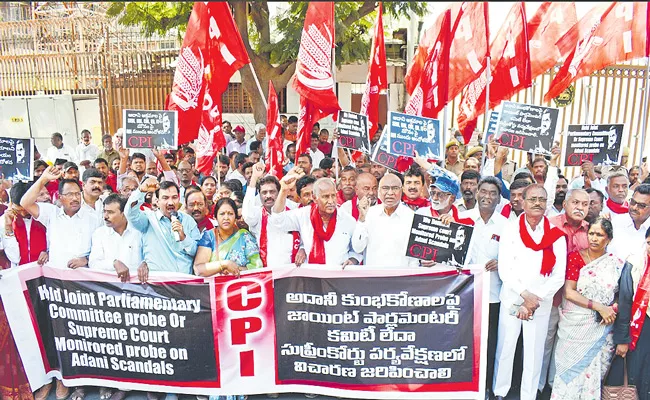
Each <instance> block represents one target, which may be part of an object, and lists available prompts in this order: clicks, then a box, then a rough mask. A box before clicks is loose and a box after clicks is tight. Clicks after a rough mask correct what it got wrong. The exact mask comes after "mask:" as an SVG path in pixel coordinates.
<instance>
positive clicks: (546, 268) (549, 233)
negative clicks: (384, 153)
mask: <svg viewBox="0 0 650 400" xmlns="http://www.w3.org/2000/svg"><path fill="white" fill-rule="evenodd" d="M525 218H526V214H521V215H520V216H519V235H521V240H522V241H523V242H524V246H526V247H528V248H529V249H531V250H533V251H540V250H542V251H543V256H542V269H541V270H540V273H541V274H542V275H544V276H549V275H551V272H552V271H553V266H555V253H553V243H555V241H556V240H558V239H559V238H561V237H565V236H566V235H565V234H564V232H563V231H562V230H561V229H560V228H558V227H553V229H551V223H550V222H548V218H546V217H544V237H543V238H542V241H541V242H540V243H539V244H538V243H535V241H534V240H533V238H532V237H531V236H530V233H528V229H526V222H525Z"/></svg>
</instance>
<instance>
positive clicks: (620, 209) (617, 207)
mask: <svg viewBox="0 0 650 400" xmlns="http://www.w3.org/2000/svg"><path fill="white" fill-rule="evenodd" d="M606 204H607V208H609V209H610V210H611V211H612V212H613V213H614V214H627V213H628V212H629V211H630V205H629V204H628V203H627V201H626V202H625V203H623V204H618V203H614V201H613V200H612V199H611V197H610V198H609V199H607V203H606Z"/></svg>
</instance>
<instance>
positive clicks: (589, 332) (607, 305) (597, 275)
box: [551, 218, 624, 400]
mask: <svg viewBox="0 0 650 400" xmlns="http://www.w3.org/2000/svg"><path fill="white" fill-rule="evenodd" d="M587 236H588V244H589V245H588V247H587V248H586V249H584V250H579V251H574V252H572V253H569V255H568V261H567V270H566V282H565V284H564V299H563V300H562V305H561V307H560V323H559V326H558V333H557V336H558V337H557V342H556V348H555V368H556V373H555V380H554V382H553V392H552V394H551V399H558V400H594V399H600V393H601V383H602V380H603V377H604V376H605V374H606V373H607V371H608V369H609V366H610V364H611V361H612V357H613V355H614V342H613V338H612V335H613V332H612V324H613V323H614V321H615V319H616V310H617V304H616V297H617V293H618V281H619V278H620V276H621V272H622V270H623V265H624V262H623V261H622V260H620V259H619V258H618V257H616V256H614V255H612V254H611V253H607V252H606V248H607V245H608V244H609V242H610V241H611V240H612V238H613V229H612V223H611V222H610V221H609V220H607V219H604V218H598V219H597V220H596V221H594V222H593V223H592V224H591V225H590V226H589V231H588V233H587Z"/></svg>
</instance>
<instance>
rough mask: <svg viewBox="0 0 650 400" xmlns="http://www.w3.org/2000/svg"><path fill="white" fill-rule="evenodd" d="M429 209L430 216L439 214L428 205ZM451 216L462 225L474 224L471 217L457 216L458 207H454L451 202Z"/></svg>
mask: <svg viewBox="0 0 650 400" xmlns="http://www.w3.org/2000/svg"><path fill="white" fill-rule="evenodd" d="M429 207H430V210H431V216H432V217H438V216H440V213H439V212H438V211H437V210H434V209H433V207H431V206H429ZM450 212H451V216H452V217H454V220H455V221H456V222H457V223H459V224H463V225H469V226H474V220H473V219H471V218H458V209H457V208H456V206H455V205H453V204H452V206H451V210H450Z"/></svg>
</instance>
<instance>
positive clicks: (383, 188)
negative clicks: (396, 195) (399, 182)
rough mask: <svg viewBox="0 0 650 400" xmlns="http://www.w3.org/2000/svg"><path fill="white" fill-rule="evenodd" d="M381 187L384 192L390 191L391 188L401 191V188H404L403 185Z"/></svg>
mask: <svg viewBox="0 0 650 400" xmlns="http://www.w3.org/2000/svg"><path fill="white" fill-rule="evenodd" d="M380 189H381V190H382V192H389V191H391V190H392V191H393V192H399V191H400V190H402V187H401V186H382V187H380Z"/></svg>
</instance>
